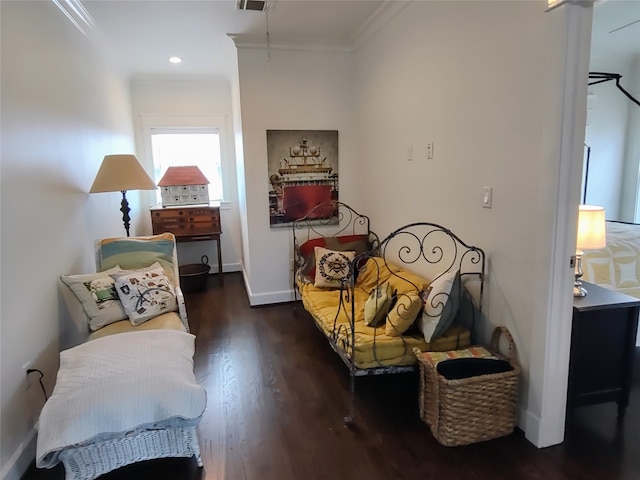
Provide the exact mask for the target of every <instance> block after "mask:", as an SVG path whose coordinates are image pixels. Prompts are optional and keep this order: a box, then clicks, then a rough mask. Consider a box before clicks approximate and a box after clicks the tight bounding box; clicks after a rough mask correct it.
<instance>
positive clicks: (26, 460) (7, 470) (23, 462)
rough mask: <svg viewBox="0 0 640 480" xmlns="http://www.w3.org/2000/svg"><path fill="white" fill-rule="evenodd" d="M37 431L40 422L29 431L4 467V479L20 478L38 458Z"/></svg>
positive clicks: (16, 479)
mask: <svg viewBox="0 0 640 480" xmlns="http://www.w3.org/2000/svg"><path fill="white" fill-rule="evenodd" d="M37 433H38V424H36V425H35V426H34V427H33V428H32V429H31V430H30V431H29V433H28V434H27V436H26V438H25V439H24V441H23V442H22V443H21V444H20V445H19V446H18V449H17V450H16V451H15V453H14V454H13V455H12V456H11V458H10V459H9V461H8V462H7V464H6V465H5V466H4V467H2V480H20V478H22V475H24V473H25V472H26V471H27V469H28V468H29V467H30V466H31V463H32V462H33V460H34V459H35V458H36V438H37V437H36V434H37Z"/></svg>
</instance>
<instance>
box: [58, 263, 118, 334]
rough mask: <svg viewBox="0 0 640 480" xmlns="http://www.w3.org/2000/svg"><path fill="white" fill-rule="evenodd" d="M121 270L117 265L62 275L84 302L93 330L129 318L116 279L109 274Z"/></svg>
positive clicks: (63, 280)
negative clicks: (98, 270)
mask: <svg viewBox="0 0 640 480" xmlns="http://www.w3.org/2000/svg"><path fill="white" fill-rule="evenodd" d="M119 271H120V267H119V266H115V267H114V268H111V269H109V270H106V271H104V272H98V273H89V274H82V275H61V276H60V280H62V282H64V284H65V285H67V286H68V287H69V289H70V290H71V291H72V292H73V294H74V295H75V296H76V298H77V299H78V301H79V302H80V303H81V304H82V308H83V310H84V312H85V313H86V314H87V317H89V329H90V330H91V331H93V332H95V331H96V330H98V329H100V328H102V327H104V326H105V325H109V324H110V323H114V322H118V321H120V320H126V319H127V313H126V312H125V311H124V308H123V306H122V303H121V302H120V299H119V297H118V294H117V293H116V290H115V284H114V281H113V279H112V278H111V277H110V276H109V274H111V273H116V272H119Z"/></svg>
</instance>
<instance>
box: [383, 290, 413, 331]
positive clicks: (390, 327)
mask: <svg viewBox="0 0 640 480" xmlns="http://www.w3.org/2000/svg"><path fill="white" fill-rule="evenodd" d="M421 309H422V299H421V298H420V295H419V294H418V292H413V291H412V292H408V293H402V294H400V293H399V294H398V301H397V302H396V304H395V305H394V306H393V307H392V308H391V310H389V315H387V323H386V329H385V331H386V334H387V335H388V336H390V337H399V336H400V335H402V334H403V333H404V332H406V331H407V330H408V329H409V327H410V326H411V325H413V322H414V321H415V319H416V317H417V316H418V314H419V313H420V310H421Z"/></svg>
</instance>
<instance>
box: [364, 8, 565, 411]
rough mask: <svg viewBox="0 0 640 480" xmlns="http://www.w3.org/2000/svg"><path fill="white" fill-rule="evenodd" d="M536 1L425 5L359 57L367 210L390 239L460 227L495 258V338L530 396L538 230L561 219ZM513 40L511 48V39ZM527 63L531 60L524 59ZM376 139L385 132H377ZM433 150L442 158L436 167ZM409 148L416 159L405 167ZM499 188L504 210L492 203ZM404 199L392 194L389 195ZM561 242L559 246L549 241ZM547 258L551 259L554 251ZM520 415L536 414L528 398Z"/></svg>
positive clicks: (491, 294) (490, 278) (491, 299)
mask: <svg viewBox="0 0 640 480" xmlns="http://www.w3.org/2000/svg"><path fill="white" fill-rule="evenodd" d="M539 7H540V6H539V5H537V4H536V3H535V2H415V3H413V4H411V5H410V6H409V7H408V8H406V9H405V10H403V11H402V12H401V14H399V15H398V16H397V17H396V18H394V20H393V22H392V23H391V24H390V25H388V26H387V28H385V29H384V30H383V31H382V32H381V33H380V34H378V35H377V36H376V37H375V38H374V39H373V40H372V41H371V42H369V43H368V44H367V45H366V46H365V47H364V48H362V49H361V51H359V52H358V54H357V66H358V69H357V75H358V76H357V82H356V83H357V84H358V85H359V86H360V88H358V89H357V94H358V113H359V115H358V121H357V124H358V126H359V127H360V130H359V134H360V140H361V141H360V144H363V145H366V158H367V160H368V167H369V168H366V169H364V171H365V172H366V176H365V180H366V183H367V185H368V186H369V189H368V190H367V192H368V195H367V201H366V203H367V206H368V207H367V208H368V211H369V212H370V214H371V216H372V221H373V225H375V228H376V229H377V231H378V234H380V235H386V234H387V233H389V232H390V231H391V230H392V229H394V228H396V227H397V226H399V225H401V224H403V223H408V222H410V221H417V220H427V221H434V222H436V223H440V224H443V225H445V226H447V227H449V228H451V229H452V230H453V231H454V232H455V233H457V234H458V235H459V236H460V237H461V238H462V239H463V240H465V241H466V242H468V243H470V244H473V245H478V246H480V247H481V248H483V249H484V250H485V252H486V254H487V257H488V275H487V284H488V285H487V286H488V288H487V290H486V292H487V296H486V297H485V308H484V311H485V313H486V315H487V317H488V322H489V323H488V324H485V325H483V326H482V327H483V328H482V330H481V333H482V334H481V336H480V338H481V339H482V340H483V341H485V342H486V341H487V340H488V333H489V332H490V330H492V329H493V326H495V325H506V326H507V327H508V328H509V330H510V332H511V333H512V334H513V336H514V339H515V342H516V345H517V346H518V357H519V359H520V362H521V363H522V366H523V377H524V383H523V387H522V392H526V391H527V390H528V384H527V381H528V377H529V363H530V356H531V353H532V352H531V350H530V346H531V343H532V330H531V329H532V325H533V323H534V322H536V321H541V320H542V319H537V318H535V315H534V305H535V302H545V301H546V300H548V299H545V298H536V296H535V292H536V289H535V288H534V286H535V282H536V281H538V280H539V279H536V277H535V276H534V274H533V272H534V271H535V263H534V262H535V261H536V260H535V259H536V258H538V259H540V256H539V255H537V253H539V251H540V250H542V251H544V249H545V248H547V249H548V244H547V245H542V244H540V243H538V242H539V237H538V230H537V229H538V226H539V225H541V224H542V223H543V221H544V219H545V218H547V219H548V218H553V216H554V215H555V213H554V212H553V211H552V210H551V209H552V207H553V205H552V204H551V203H550V201H549V200H550V199H549V198H539V191H540V183H539V182H541V181H545V177H546V176H547V175H553V174H554V172H549V171H541V170H540V169H541V168H542V167H543V166H544V164H543V162H541V158H542V157H543V150H542V144H541V141H540V139H541V135H542V130H541V129H542V125H543V121H544V119H543V114H544V113H545V111H544V109H543V108H541V107H543V106H544V105H545V104H546V101H545V94H546V92H545V84H544V83H543V82H542V74H541V72H544V71H545V70H546V69H547V63H546V62H547V58H546V55H545V51H546V50H547V49H549V48H550V46H549V45H546V43H545V38H544V33H545V31H544V30H545V21H548V18H545V16H544V14H543V11H542V10H541V9H540V8H539ZM507 39H508V40H507ZM523 59H526V61H523ZM372 132H378V133H377V134H375V135H372V134H371V133H372ZM427 142H433V144H434V158H433V159H432V160H427V159H426V143H427ZM407 145H413V149H414V155H415V158H414V160H413V161H411V162H408V161H406V159H405V151H406V149H407ZM484 186H490V187H493V208H491V209H485V208H483V207H482V203H481V202H482V197H483V187H484ZM383 192H393V194H387V195H385V194H382V195H381V194H380V193H383ZM546 241H547V242H550V239H549V238H547V239H546ZM542 259H543V260H544V261H546V262H548V261H549V255H548V253H546V254H543V255H542ZM520 405H521V409H522V410H523V411H526V410H527V408H528V405H527V397H526V395H523V396H522V398H521V404H520Z"/></svg>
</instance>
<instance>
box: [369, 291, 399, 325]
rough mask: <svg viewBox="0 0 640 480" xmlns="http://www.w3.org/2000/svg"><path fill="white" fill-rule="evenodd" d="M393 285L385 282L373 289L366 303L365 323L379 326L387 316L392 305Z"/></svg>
mask: <svg viewBox="0 0 640 480" xmlns="http://www.w3.org/2000/svg"><path fill="white" fill-rule="evenodd" d="M391 297H392V292H391V285H389V282H385V283H384V284H383V285H380V286H378V287H376V288H374V289H373V290H371V295H369V298H367V301H366V302H365V304H364V323H366V324H367V325H368V326H369V327H377V326H378V325H380V324H381V323H382V322H384V319H385V318H386V316H387V313H388V312H389V306H390V305H391Z"/></svg>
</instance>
